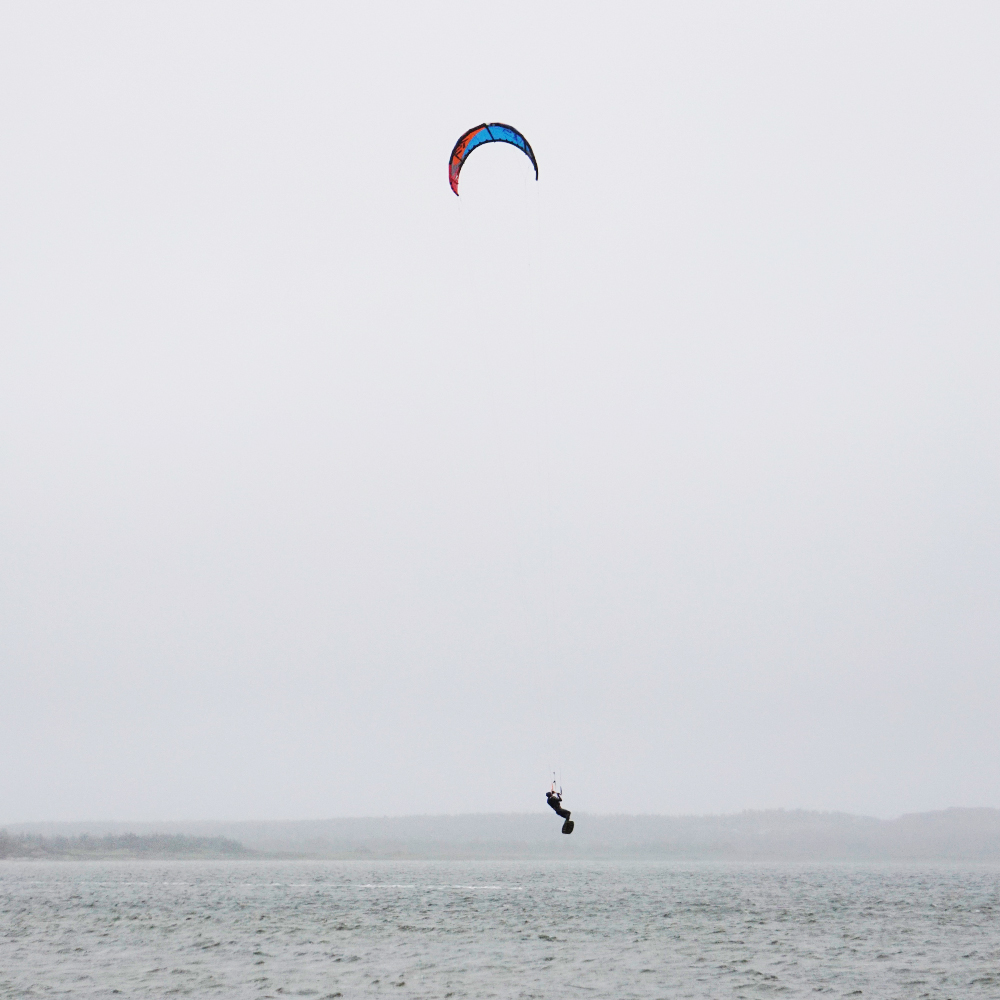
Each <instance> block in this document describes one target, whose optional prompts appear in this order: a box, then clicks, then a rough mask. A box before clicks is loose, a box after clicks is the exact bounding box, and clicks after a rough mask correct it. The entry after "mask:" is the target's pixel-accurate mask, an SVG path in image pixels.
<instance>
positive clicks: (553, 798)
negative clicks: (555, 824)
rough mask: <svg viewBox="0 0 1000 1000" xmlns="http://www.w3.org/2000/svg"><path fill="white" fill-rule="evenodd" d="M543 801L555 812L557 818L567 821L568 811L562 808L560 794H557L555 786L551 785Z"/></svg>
mask: <svg viewBox="0 0 1000 1000" xmlns="http://www.w3.org/2000/svg"><path fill="white" fill-rule="evenodd" d="M545 801H546V802H547V803H548V804H549V806H550V807H551V808H552V809H554V810H555V811H556V815H557V816H561V817H562V818H563V819H569V817H570V811H569V810H568V809H563V807H562V792H557V791H556V787H555V785H553V786H552V787H551V788H550V789H549V790H548V791H547V792H546V793H545Z"/></svg>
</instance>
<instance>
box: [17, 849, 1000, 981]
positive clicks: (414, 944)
mask: <svg viewBox="0 0 1000 1000" xmlns="http://www.w3.org/2000/svg"><path fill="white" fill-rule="evenodd" d="M374 995H387V996H392V997H434V998H447V997H456V998H459V997H501V998H507V997H540V998H545V997H549V998H551V997H582V996H591V997H609V998H615V1000H625V998H630V997H642V998H646V997H651V998H652V997H669V998H674V997H706V998H707V997H711V998H720V997H722V998H739V997H747V998H757V997H777V996H781V997H816V996H821V995H831V996H837V997H843V996H861V997H875V998H878V1000H888V998H894V997H899V998H901V1000H902V998H906V1000H914V998H919V997H942V998H945V997H953V998H955V1000H967V998H973V997H984V998H991V1000H996V998H998V997H1000V868H998V867H991V866H972V865H950V866H949V865H938V866H931V865H923V866H919V867H917V866H881V867H874V866H861V865H833V864H830V865H746V864H743V865H738V864H708V863H705V864H670V863H645V862H634V863H601V862H591V863H583V862H572V863H571V862H565V863H562V862H561V863H553V864H543V863H538V862H426V861H409V862H405V861H400V862H391V861H385V862H349V861H348V862H332V861H314V862H309V861H298V862H293V861H289V862H270V861H268V862H261V861H219V862H215V861H188V862H185V861H173V862H164V861H160V862H156V861H145V862H138V861H118V862H100V861H89V862H80V863H77V862H51V861H41V862H38V861H34V862H12V861H6V862H0V996H2V997H51V996H69V997H110V996H121V997H174V996H179V997H183V996H190V997H288V996H299V997H321V998H322V997H325V998H332V997H339V996H342V997H345V998H350V997H368V996H374Z"/></svg>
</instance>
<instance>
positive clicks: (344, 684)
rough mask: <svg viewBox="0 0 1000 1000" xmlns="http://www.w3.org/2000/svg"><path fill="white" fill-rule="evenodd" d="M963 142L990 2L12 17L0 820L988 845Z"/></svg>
mask: <svg viewBox="0 0 1000 1000" xmlns="http://www.w3.org/2000/svg"><path fill="white" fill-rule="evenodd" d="M482 121H502V122H509V123H510V124H512V125H514V126H516V127H517V128H519V129H520V130H521V131H522V132H523V133H524V134H525V135H526V136H527V137H528V139H529V141H530V142H531V144H532V145H533V147H534V150H535V153H536V155H537V158H538V163H539V170H540V179H539V181H538V182H537V183H536V182H535V180H534V174H533V171H532V169H531V166H530V164H529V163H528V161H527V159H526V158H525V157H524V156H523V154H521V153H520V152H518V151H517V150H515V149H513V148H512V147H504V146H499V145H493V146H487V147H484V148H482V149H479V150H477V151H476V152H475V153H474V154H473V155H472V156H471V158H470V159H469V161H468V163H467V164H466V167H465V170H464V172H463V174H462V182H461V188H460V190H461V192H462V193H461V197H460V198H456V197H455V196H454V195H453V194H452V192H451V190H450V188H449V186H448V179H447V161H448V155H449V153H450V151H451V148H452V146H453V144H454V142H455V140H456V139H457V138H458V136H459V135H460V134H461V133H462V132H463V131H465V130H466V129H467V128H469V127H470V126H472V125H476V124H478V123H480V122H482ZM998 121H1000V7H998V5H997V4H995V3H981V4H958V3H947V4H946V3H939V4H934V5H927V4H918V3H913V2H906V3H899V4H888V3H882V4H871V3H869V2H867V0H865V2H858V3H843V2H836V3H834V2H830V3H818V4H801V3H794V4H752V5H751V4H744V3H734V4H718V3H701V2H698V3H694V2H690V3H685V4H669V5H668V4H663V3H650V4H647V5H640V4H632V5H628V4H582V3H578V2H577V3H554V2H537V0H535V2H532V3H529V4H514V3H509V2H507V3H503V4H495V5H486V4H468V3H454V4H445V5H442V4H431V3H420V4H410V3H406V4H404V3H399V4H395V5H386V4H380V3H363V4H356V3H340V4H333V3H316V4H309V3H294V4H293V3H286V4H272V3H256V4H254V3H247V2H242V0H241V2H239V3H233V4H222V3H205V2H202V0H199V2H196V3H188V4H183V3H170V4H166V3H163V4H158V5H157V4H132V3H120V4H114V3H101V4H88V5H80V4H75V3H65V4H48V3H41V2H34V0H32V2H22V3H5V4H3V6H2V7H0V338H2V352H0V586H2V591H0V759H2V761H3V767H2V768H0V821H7V822H11V821H17V820H32V819H87V818H93V819H104V818H116V819H152V820H156V819H190V818H306V817H324V816H350V815H371V814H374V815H380V814H405V813H438V812H472V811H477V812H478V811H507V810H517V811H527V810H537V809H543V808H544V801H543V797H542V796H543V792H544V788H545V785H546V782H547V780H548V778H549V775H550V771H551V769H552V768H557V769H559V770H560V771H561V774H562V780H563V784H564V786H565V789H566V797H567V801H568V803H569V805H570V807H571V808H573V809H574V810H582V811H590V812H617V811H624V812H664V813H686V812H698V813H700V812H725V811H733V810H740V809H744V808H770V807H787V808H795V807H801V808H810V809H838V810H848V811H853V812H864V813H869V814H875V815H880V816H891V815H895V814H898V813H902V812H907V811H915V810H925V809H936V808H943V807H947V806H953V805H962V806H974V805H988V806H1000V752H998V750H1000V747H998V742H1000V741H998V735H997V730H998V718H1000V655H998V653H1000V532H998V510H1000V391H998V383H1000V280H998V271H1000V138H998Z"/></svg>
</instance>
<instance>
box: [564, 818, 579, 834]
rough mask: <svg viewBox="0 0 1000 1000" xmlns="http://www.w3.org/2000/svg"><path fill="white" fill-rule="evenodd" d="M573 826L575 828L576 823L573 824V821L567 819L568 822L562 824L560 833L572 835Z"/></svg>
mask: <svg viewBox="0 0 1000 1000" xmlns="http://www.w3.org/2000/svg"><path fill="white" fill-rule="evenodd" d="M574 826H576V823H574V822H573V820H571V819H568V820H566V822H565V823H563V828H562V832H563V833H572V832H573V827H574Z"/></svg>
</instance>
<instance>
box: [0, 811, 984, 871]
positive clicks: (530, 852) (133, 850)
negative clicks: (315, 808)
mask: <svg viewBox="0 0 1000 1000" xmlns="http://www.w3.org/2000/svg"><path fill="white" fill-rule="evenodd" d="M574 819H576V820H577V824H576V830H575V832H574V833H573V834H572V836H568V837H564V836H562V835H560V833H559V820H558V818H557V817H555V816H552V815H549V814H548V813H537V814H520V815H518V814H498V815H459V816H395V817H382V818H378V817H371V818H356V819H326V820H299V821H286V822H280V821H270V822H251V821H239V822H221V821H220V822H210V821H196V822H169V823H138V822H100V821H92V822H79V823H52V822H36V823H8V824H6V827H5V829H4V830H3V831H2V832H0V857H72V858H88V857H95V858H97V857H105V858H106V857H233V858H237V857H252V856H258V857H260V856H268V857H285V858H294V857H302V858H358V859H368V860H376V859H380V858H386V859H405V858H413V859H442V860H443V859H494V858H495V859H503V858H510V859H518V858H521V859H531V858H539V859H544V858H559V857H562V858H579V859H585V858H595V859H597V858H607V859H622V860H625V859H630V858H634V859H649V860H653V859H663V860H670V859H677V860H689V861H695V860H706V861H720V860H731V861H1000V810H997V809H947V810H943V811H940V812H930V813H916V814H911V815H907V816H901V817H899V818H897V819H892V820H882V819H875V818H872V817H867V816H852V815H849V814H846V813H822V812H807V811H804V810H793V811H785V810H769V811H748V812H742V813H737V814H733V815H727V816H588V815H587V814H586V813H582V812H581V813H574Z"/></svg>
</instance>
